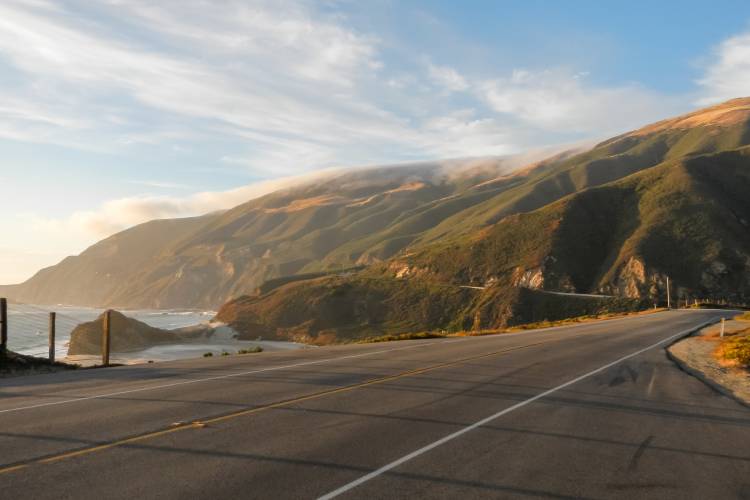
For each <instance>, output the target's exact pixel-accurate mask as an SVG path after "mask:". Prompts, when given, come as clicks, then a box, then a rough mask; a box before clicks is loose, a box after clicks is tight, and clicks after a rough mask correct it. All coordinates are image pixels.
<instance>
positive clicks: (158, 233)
mask: <svg viewBox="0 0 750 500" xmlns="http://www.w3.org/2000/svg"><path fill="white" fill-rule="evenodd" d="M215 217H216V215H211V214H210V215H205V216H203V217H193V218H185V219H170V220H155V221H151V222H147V223H145V224H141V225H138V226H136V227H133V228H131V229H128V230H126V231H123V232H121V233H118V234H115V235H114V236H111V237H109V238H107V239H105V240H102V241H100V242H99V243H97V244H95V245H93V246H92V247H90V248H88V249H87V250H86V251H85V252H83V253H82V254H80V255H78V256H75V257H67V258H66V259H64V260H63V261H62V262H60V263H59V264H57V265H55V266H52V267H49V268H46V269H42V270H41V271H39V272H38V273H37V274H36V275H35V276H34V277H33V278H31V279H30V280H28V281H27V282H26V283H23V284H21V285H10V286H0V295H3V296H8V297H11V298H12V299H14V300H16V301H19V302H29V303H37V304H72V305H92V306H98V305H104V304H112V303H115V302H116V301H117V300H118V299H117V297H118V296H119V293H120V291H121V290H122V289H124V288H127V287H129V286H130V284H131V282H132V281H131V280H132V278H133V275H134V274H135V273H137V272H138V270H139V269H142V268H143V267H145V266H146V265H148V263H149V262H153V261H154V260H157V259H159V258H160V255H161V254H162V252H163V251H164V249H165V248H167V247H169V246H170V245H173V244H174V242H175V241H178V240H180V239H182V238H184V237H185V235H187V234H190V233H191V232H193V231H195V230H196V229H198V228H199V227H201V226H203V225H204V224H206V223H208V222H209V221H211V220H212V219H214V218H215Z"/></svg>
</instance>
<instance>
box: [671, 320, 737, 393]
mask: <svg viewBox="0 0 750 500" xmlns="http://www.w3.org/2000/svg"><path fill="white" fill-rule="evenodd" d="M748 326H750V323H748V322H745V321H732V320H730V321H727V322H726V332H727V333H731V332H732V331H734V330H741V329H744V328H747V327H748ZM720 328H721V326H720V324H715V325H711V326H708V327H706V328H703V329H701V330H699V331H698V332H696V333H695V334H693V335H691V336H689V337H686V338H684V339H682V340H679V341H677V342H675V343H674V344H672V345H671V346H670V347H669V348H668V349H667V352H668V354H669V357H670V358H671V359H672V360H673V361H674V362H676V363H677V364H678V365H679V366H680V368H682V369H683V370H684V371H686V372H688V373H690V374H691V375H693V376H695V377H697V378H699V379H700V380H702V381H703V382H705V383H706V384H708V385H709V386H711V387H713V388H714V389H716V390H717V391H719V392H721V393H722V394H725V395H727V396H730V397H732V398H734V399H736V400H738V401H740V402H742V403H744V404H745V405H747V406H750V371H748V370H746V369H743V368H740V367H736V366H730V365H728V364H726V363H723V362H722V361H720V360H719V359H718V358H717V357H716V356H715V354H714V353H715V351H716V349H717V348H718V346H719V344H720V338H719V331H720Z"/></svg>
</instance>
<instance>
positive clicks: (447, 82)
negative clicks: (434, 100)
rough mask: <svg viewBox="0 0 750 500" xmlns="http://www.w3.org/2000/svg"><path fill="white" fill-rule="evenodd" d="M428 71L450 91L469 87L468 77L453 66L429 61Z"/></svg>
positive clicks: (434, 79) (437, 82) (435, 80)
mask: <svg viewBox="0 0 750 500" xmlns="http://www.w3.org/2000/svg"><path fill="white" fill-rule="evenodd" d="M427 71H428V74H429V76H430V78H431V79H432V81H433V82H435V83H436V84H437V85H439V86H440V87H442V88H444V89H446V90H448V91H450V92H459V91H461V90H466V89H467V88H469V84H468V83H467V82H466V79H465V78H464V77H463V76H462V75H460V74H459V73H458V71H456V70H455V69H453V68H450V67H448V66H436V65H434V64H432V63H429V64H428V65H427Z"/></svg>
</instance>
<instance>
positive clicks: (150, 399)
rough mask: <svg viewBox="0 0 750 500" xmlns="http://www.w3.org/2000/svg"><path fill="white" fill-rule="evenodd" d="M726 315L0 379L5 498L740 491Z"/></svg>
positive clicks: (0, 479)
mask: <svg viewBox="0 0 750 500" xmlns="http://www.w3.org/2000/svg"><path fill="white" fill-rule="evenodd" d="M722 315H725V316H731V315H732V314H731V313H729V312H726V311H715V310H713V311H712V310H703V311H670V312H662V313H654V314H649V315H643V316H637V317H631V318H624V319H617V320H609V321H601V322H594V323H585V324H580V325H575V326H570V327H562V328H554V329H547V330H535V331H527V332H522V333H517V334H502V335H492V336H485V337H465V338H448V339H434V340H429V339H428V340H419V341H403V342H388V343H378V344H359V345H346V346H335V347H329V348H311V349H304V350H296V351H284V352H275V353H261V354H250V355H243V356H230V357H220V358H207V359H196V360H182V361H174V362H166V363H154V364H149V365H138V366H127V367H117V368H109V369H97V370H81V371H74V372H63V373H55V374H49V375H37V376H31V377H21V378H13V379H4V380H0V498H2V499H6V498H7V499H14V500H15V499H24V498H33V499H46V498H56V499H57V498H91V499H100V498H138V499H143V498H160V499H162V498H163V499H172V498H174V499H178V498H179V499H184V498H206V499H209V498H210V499H214V498H218V499H221V498H274V499H277V498H654V499H668V498H675V499H677V498H680V499H683V498H696V499H714V498H750V409H748V408H747V407H746V406H743V405H741V404H739V403H737V402H736V401H734V400H732V399H730V398H728V397H726V396H723V395H721V394H719V393H717V392H715V391H714V390H712V389H711V388H709V387H708V386H707V385H705V384H704V383H702V382H701V381H699V380H698V379H696V378H694V377H692V376H691V375H688V374H686V373H684V372H683V371H681V370H680V369H679V368H678V367H677V366H676V365H675V364H673V363H672V362H671V361H670V360H669V359H668V357H667V355H666V352H665V347H666V346H667V345H668V344H669V343H670V342H672V341H673V340H674V339H676V338H678V337H679V336H681V335H685V334H687V333H688V332H690V331H691V330H693V329H695V328H697V327H698V326H700V325H702V324H704V323H706V322H710V321H716V320H718V319H719V318H720V317H721V316H722Z"/></svg>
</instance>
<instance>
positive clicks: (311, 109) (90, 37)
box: [0, 0, 750, 284]
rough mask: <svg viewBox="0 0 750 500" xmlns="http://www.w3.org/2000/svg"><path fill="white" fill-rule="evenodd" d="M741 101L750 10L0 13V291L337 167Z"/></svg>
mask: <svg viewBox="0 0 750 500" xmlns="http://www.w3.org/2000/svg"><path fill="white" fill-rule="evenodd" d="M746 95H750V3H748V2H745V1H737V2H732V1H718V0H717V1H713V2H705V1H684V0H683V1H675V2H669V1H663V2H653V1H649V2H645V1H643V2H639V1H631V2H601V1H585V0H577V1H576V2H555V1H553V0H548V1H533V0H531V1H529V0H526V1H523V2H520V1H502V0H495V1H471V0H466V1H461V2H456V1H439V0H424V1H419V0H413V1H409V0H399V1H389V0H369V1H367V2H360V1H354V0H351V1H349V0H322V1H319V2H314V1H307V0H273V1H268V2H266V1H254V0H242V1H240V0H237V1H234V0H222V1H219V0H216V1H210V0H176V1H170V0H160V1H158V2H154V1H149V0H143V1H140V0H108V1H106V0H103V1H95V0H70V1H66V0H60V1H48V0H3V1H2V2H0V151H2V154H1V155H0V214H2V215H0V235H2V236H0V284H2V283H15V282H20V281H23V280H25V279H27V278H29V277H30V276H31V275H33V274H34V273H35V272H36V271H38V270H39V269H40V268H42V267H44V266H48V265H52V264H55V263H56V262H58V261H59V260H61V259H62V258H63V257H65V256H67V255H75V254H78V253H80V252H81V251H82V250H84V249H85V248H86V247H87V246H88V245H90V244H92V243H94V242H96V241H98V240H100V239H102V238H104V237H106V236H108V235H111V234H113V233H115V232H117V231H119V230H122V229H124V228H127V227H130V226H132V225H135V224H138V223H140V222H144V221H146V220H150V219H154V218H164V217H183V216H190V215H197V214H201V213H205V212H210V211H214V210H220V209H225V208H230V207H231V206H234V205H237V204H239V203H241V202H243V201H246V200H248V199H250V198H252V197H254V196H258V195H260V194H263V193H265V192H268V191H270V190H273V189H275V188H278V187H279V186H282V185H285V183H287V182H289V179H295V178H297V176H300V175H302V176H310V175H314V174H315V172H317V171H319V170H321V169H328V168H331V167H342V166H346V167H358V166H365V165H376V164H388V163H399V162H408V161H414V160H430V159H446V158H458V157H472V156H487V155H508V154H515V153H520V152H523V151H526V150H530V149H536V148H540V147H546V146H554V145H564V144H575V143H580V142H581V141H590V140H592V139H604V138H607V137H609V136H612V135H615V134H618V133H621V132H624V131H627V130H630V129H633V128H637V127H640V126H642V125H645V124H647V123H650V122H653V121H657V120H659V119H662V118H666V117H668V116H671V115H675V114H679V113H682V112H686V111H689V110H692V109H695V108H697V107H701V106H706V105H709V104H712V103H716V102H721V101H723V100H726V99H730V98H733V97H739V96H746Z"/></svg>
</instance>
